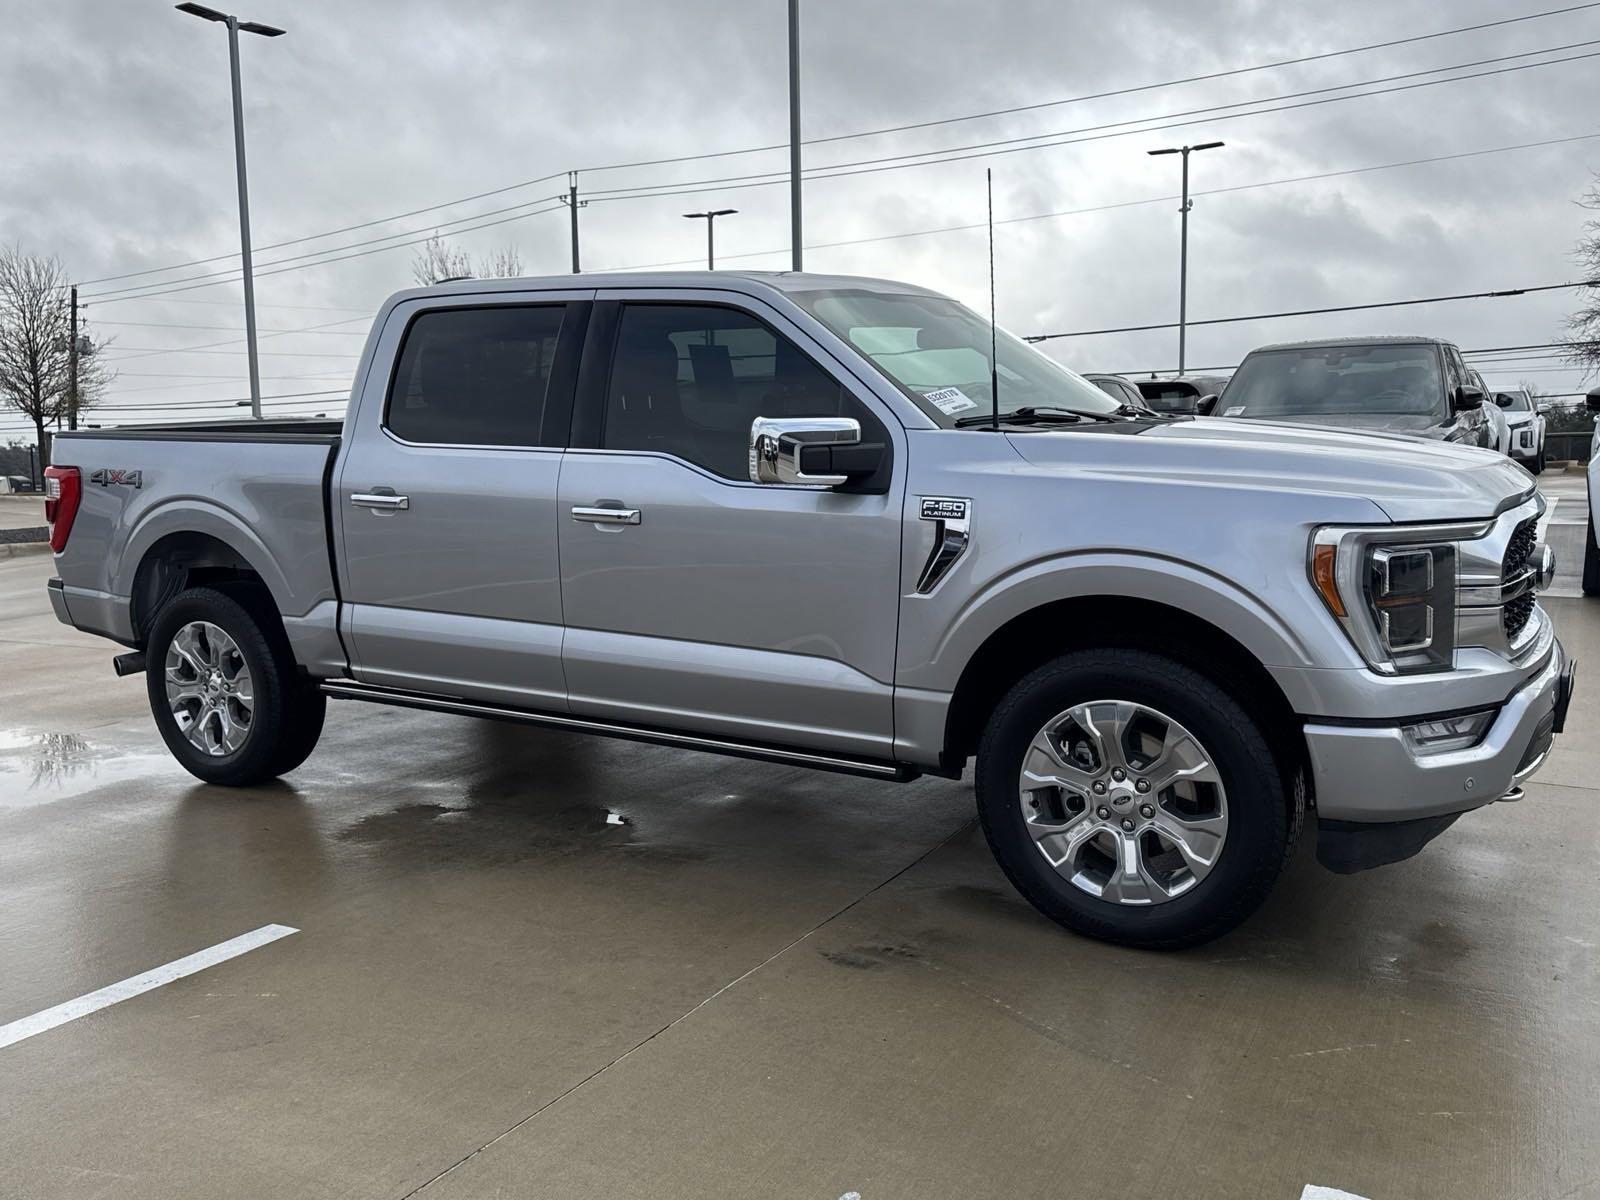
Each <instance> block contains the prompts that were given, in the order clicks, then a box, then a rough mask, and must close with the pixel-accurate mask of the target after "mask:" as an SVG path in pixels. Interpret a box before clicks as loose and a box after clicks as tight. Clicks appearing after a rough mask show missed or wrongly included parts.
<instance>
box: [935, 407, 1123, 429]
mask: <svg viewBox="0 0 1600 1200" xmlns="http://www.w3.org/2000/svg"><path fill="white" fill-rule="evenodd" d="M1119 419H1121V418H1118V417H1113V416H1110V415H1108V414H1106V413H1090V412H1079V411H1078V410H1077V409H1074V408H1052V407H1050V406H1049V405H1032V404H1030V405H1027V406H1026V407H1023V408H1017V409H1013V410H1012V411H1010V412H1003V413H1001V414H1000V423H1001V424H1002V425H1047V424H1049V423H1051V422H1055V421H1059V422H1062V423H1063V424H1068V425H1076V424H1077V423H1078V422H1079V421H1113V422H1114V421H1117V420H1119ZM993 422H994V417H993V416H992V415H991V414H989V413H973V414H972V415H971V416H970V417H957V418H956V428H957V429H970V428H972V427H974V426H977V425H989V424H992V423H993Z"/></svg>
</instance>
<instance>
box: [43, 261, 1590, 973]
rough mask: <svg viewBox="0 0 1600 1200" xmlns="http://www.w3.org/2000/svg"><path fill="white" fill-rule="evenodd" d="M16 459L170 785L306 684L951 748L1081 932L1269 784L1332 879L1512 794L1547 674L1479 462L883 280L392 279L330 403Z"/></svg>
mask: <svg viewBox="0 0 1600 1200" xmlns="http://www.w3.org/2000/svg"><path fill="white" fill-rule="evenodd" d="M992 338H993V341H991V339H992ZM991 345H993V346H994V347H995V349H994V351H993V352H991ZM996 392H998V396H996ZM996 401H998V402H997V403H996ZM54 460H55V463H56V464H57V465H55V466H53V467H52V468H51V470H50V483H49V488H50V491H49V495H50V497H51V498H50V500H49V507H50V515H51V517H52V520H53V525H52V542H53V546H54V549H55V552H56V570H57V574H58V578H55V579H52V580H51V581H50V585H49V586H50V597H51V600H52V602H53V603H54V606H55V611H56V613H57V615H58V616H59V617H60V619H61V620H62V621H65V622H67V623H68V624H70V625H74V626H77V627H78V628H80V629H84V630H89V631H92V632H94V633H98V634H103V635H104V636H106V637H108V638H111V639H113V640H114V641H117V642H120V643H122V644H123V645H124V646H126V647H129V648H130V652H129V653H125V654H122V655H120V656H119V657H118V658H117V659H116V660H115V661H116V665H117V669H118V671H119V673H122V674H128V673H131V672H143V673H144V674H145V676H146V679H147V683H148V688H149V695H150V703H151V707H152V710H153V711H154V714H155V721H156V725H157V727H158V728H159V729H160V731H161V734H162V737H163V738H164V739H165V740H166V743H167V745H168V747H169V748H170V749H171V751H172V753H173V754H174V755H175V756H176V757H177V758H178V760H179V761H180V762H181V763H182V764H183V765H184V766H185V767H186V768H188V770H189V771H191V772H193V773H194V774H195V775H197V776H199V777H200V778H201V779H204V780H209V781H211V782H214V783H221V784H250V783H255V782H258V781H260V780H264V779H267V778H269V777H271V776H274V775H278V774H281V773H283V772H286V771H290V770H292V769H294V768H295V767H296V766H297V765H299V764H300V763H301V762H302V761H303V760H304V759H305V758H306V756H307V755H308V754H309V753H310V752H311V750H312V747H313V746H314V745H315V743H316V741H317V738H318V735H319V733H320V731H321V727H322V722H323V709H324V704H325V701H326V699H327V698H329V697H332V698H336V699H349V700H366V701H372V702H376V703H380V704H394V705H403V706H408V707H412V708H421V709H432V710H437V711H442V712H450V713H467V714H476V715H480V716H485V717H494V718H499V719H503V720H510V721H521V722H526V723H528V724H530V725H535V726H549V727H554V728H558V729H567V730H580V731H587V732H593V733H599V734H607V735H612V736H620V737H628V738H638V739H642V740H646V741H652V742H658V743H666V744H669V745H674V746H682V747H687V748H690V749H695V750H705V751H715V752H721V753H727V754H736V755H743V756H746V757H750V758H757V759H764V760H769V761H772V762H776V763H782V764H794V765H802V766H810V767H818V768H822V769H826V770H834V771H845V772H853V773H857V774H860V775H865V776H869V777H872V778H877V779H883V780H901V781H904V780H910V779H913V778H915V777H916V776H917V775H919V774H922V773H928V774H936V775H943V776H947V777H951V778H956V777H959V776H960V774H961V773H962V772H963V770H964V769H965V766H966V763H967V762H968V760H969V759H973V758H975V759H976V765H975V769H974V779H975V782H976V789H977V801H978V812H979V815H980V817H981V820H982V824H983V828H984V830H985V832H986V834H987V835H988V838H989V842H990V844H991V846H992V847H993V850H994V852H995V854H996V856H997V857H998V859H999V862H1000V864H1001V866H1002V867H1003V868H1004V870H1005V871H1006V873H1007V874H1008V875H1009V877H1010V878H1011V880H1012V882H1013V883H1014V884H1015V885H1016V887H1017V888H1018V890H1019V891H1020V892H1021V893H1022V894H1023V895H1024V896H1025V897H1027V899H1028V900H1030V901H1031V902H1032V903H1033V904H1034V905H1036V906H1037V907H1038V908H1039V909H1040V910H1041V911H1042V912H1044V913H1045V914H1047V915H1048V916H1050V917H1052V918H1054V919H1055V920H1057V921H1059V922H1061V923H1062V924H1063V925H1066V926H1068V927H1070V928H1072V929H1074V930H1078V931H1081V932H1083V933H1086V934H1090V935H1093V936H1096V937H1101V938H1107V939H1111V940H1116V941H1121V942H1127V943H1134V944H1140V945H1149V946H1178V945H1184V944H1192V943H1195V942H1199V941H1202V940H1204V939H1207V938H1210V937H1214V936H1216V935H1218V934H1220V933H1222V932H1223V931H1225V930H1227V929H1228V928H1230V927H1231V926H1233V925H1234V924H1236V923H1237V922H1238V921H1240V920H1241V919H1243V918H1244V917H1245V916H1246V915H1247V914H1248V913H1249V912H1251V911H1252V910H1253V909H1254V908H1255V907H1256V906H1257V905H1258V904H1259V903H1260V902H1261V901H1262V899H1263V898H1264V897H1265V895H1266V894H1267V892H1268V890H1269V888H1270V887H1271V886H1272V883H1273V881H1274V880H1275V878H1276V877H1277V875H1278V874H1279V872H1280V871H1281V869H1282V868H1283V865H1284V863H1285V861H1286V859H1287V858H1288V857H1289V855H1290V853H1291V850H1292V848H1293V846H1294V843H1295V839H1296V837H1297V835H1298V833H1299V831H1300V829H1301V826H1302V823H1303V820H1304V817H1305V815H1306V812H1307V810H1308V808H1310V809H1312V811H1313V812H1314V815H1315V819H1316V822H1317V849H1318V856H1319V858H1320V859H1321V860H1322V861H1323V862H1324V864H1326V865H1328V866H1329V867H1331V868H1333V869H1334V870H1339V871H1353V870H1359V869H1362V868H1364V867H1369V866H1375V865H1378V864H1381V863H1387V862H1393V861H1396V860H1398V859H1401V858H1405V857H1408V856H1409V855H1411V854H1414V853H1416V851H1417V850H1418V849H1420V848H1421V847H1422V845H1423V844H1424V843H1425V842H1427V841H1428V840H1429V839H1430V838H1431V837H1433V836H1434V835H1435V834H1437V833H1438V832H1439V831H1441V830H1442V829H1443V828H1444V827H1445V826H1447V825H1449V824H1450V822H1451V821H1453V820H1454V819H1455V818H1456V817H1457V816H1459V815H1460V814H1461V813H1463V812H1465V811H1467V810H1469V809H1474V808H1478V807H1480V806H1482V805H1485V804H1489V803H1492V802H1493V801H1496V800H1502V799H1512V798H1515V797H1516V796H1518V795H1519V794H1520V793H1519V785H1520V784H1521V783H1522V782H1523V781H1524V780H1526V779H1527V778H1528V776H1529V775H1531V774H1532V773H1533V772H1534V771H1536V770H1537V769H1538V767H1539V765H1540V763H1541V762H1542V761H1543V760H1544V758H1545V756H1546V755H1547V754H1548V752H1549V749H1550V745H1551V739H1552V737H1553V735H1554V734H1556V733H1558V732H1560V730H1561V726H1562V721H1563V718H1564V716H1565V713H1566V709H1567V704H1568V700H1569V698H1570V695H1571V688H1572V678H1573V668H1572V664H1571V662H1570V661H1569V660H1568V658H1567V656H1566V655H1565V654H1564V653H1563V650H1562V647H1561V644H1560V642H1559V641H1558V640H1557V639H1556V637H1555V634H1554V631H1553V629H1552V626H1551V622H1550V620H1549V618H1548V617H1547V616H1546V615H1545V613H1544V612H1543V611H1542V609H1541V608H1540V607H1539V605H1538V603H1537V593H1538V589H1539V588H1540V587H1542V586H1544V585H1545V584H1547V583H1548V581H1549V580H1550V578H1551V574H1552V572H1553V570H1554V564H1553V559H1552V557H1551V555H1550V554H1549V552H1548V551H1547V550H1546V549H1545V547H1544V546H1542V545H1541V544H1540V543H1539V542H1538V540H1537V528H1538V521H1539V516H1540V514H1541V512H1542V511H1543V510H1544V501H1543V500H1542V499H1541V497H1540V496H1539V495H1538V493H1537V492H1536V491H1535V490H1534V487H1533V484H1532V481H1531V480H1530V479H1529V477H1528V475H1527V474H1526V473H1525V472H1524V471H1522V470H1521V469H1520V468H1519V467H1517V466H1515V465H1514V464H1512V463H1511V462H1509V461H1508V460H1506V459H1505V458H1503V457H1498V456H1496V455H1494V454H1491V453H1489V452H1487V451H1482V450H1477V449H1470V448H1462V447H1456V446H1449V445H1441V444H1437V443H1428V442H1423V441H1420V440H1414V439H1411V438H1407V437H1401V436H1385V435H1372V434H1367V435H1363V436H1352V435H1349V434H1344V433H1339V432H1335V431H1331V430H1323V429H1316V428H1307V427H1304V426H1289V425H1279V424H1273V423H1270V422H1254V421H1252V422H1242V421H1231V420H1212V419H1207V418H1199V419H1196V418H1192V417H1178V418H1172V417H1164V416H1158V415H1155V414H1152V413H1150V412H1148V411H1139V410H1134V409H1132V408H1131V407H1129V406H1125V405H1124V404H1123V403H1122V402H1120V401H1118V400H1117V399H1114V398H1112V397H1110V396H1108V395H1106V394H1105V393H1104V392H1101V391H1100V390H1098V389H1097V388H1095V387H1094V386H1093V385H1091V384H1089V383H1087V382H1085V381H1084V380H1083V379H1081V378H1080V377H1079V376H1077V375H1075V374H1073V373H1072V372H1070V371H1068V370H1065V369H1064V368H1062V367H1061V366H1059V365H1057V364H1056V363H1055V362H1053V361H1052V360H1050V359H1048V358H1046V357H1044V356H1043V355H1041V354H1039V353H1038V352H1036V351H1035V350H1033V349H1031V348H1030V347H1028V346H1026V345H1024V344H1023V343H1021V342H1020V341H1018V340H1016V339H1014V338H1012V337H1010V336H1008V335H1006V334H1003V333H1002V334H999V335H998V336H995V335H994V334H993V333H992V331H991V328H990V326H989V324H988V322H986V321H984V320H983V319H981V318H980V317H978V316H976V315H974V314H973V313H972V312H971V311H969V310H968V309H966V308H964V307H962V306H961V305H960V304H958V303H956V302H955V301H953V300H950V299H947V298H945V297H943V296H940V295H937V294H935V293H933V292H929V291H927V290H924V289H922V288H918V287H914V286H909V285H906V284H899V283H890V282H884V281H879V280H867V279H855V278H843V277H829V276H821V275H804V274H772V275H765V274H755V273H751V274H742V273H733V272H719V273H716V274H707V273H674V274H653V275H646V274H640V275H601V276H570V277H564V278H557V279H543V280H541V279H522V280H507V281H494V282H489V281H473V282H463V283H453V284H448V285H443V286H439V287H434V288H427V289H424V290H420V291H407V292H401V293H399V294H398V295H396V296H394V297H393V298H392V299H391V300H389V301H388V302H387V303H386V304H385V305H384V306H383V309H382V310H381V311H380V312H379V313H378V316H377V319H376V321H375V323H374V325H373V328H372V332H371V335H370V336H369V338H368V340H367V343H366V347H365V349H364V351H363V353H362V356H361V360H360V363H359V365H358V367H357V369H356V375H355V381H354V385H353V388H352V391H351V395H350V403H349V409H348V412H347V413H346V416H345V419H344V421H343V422H342V424H340V423H335V422H316V421H279V422H256V423H220V424H196V425H184V426H178V427H172V426H167V427H162V428H130V429H118V430H104V431H91V432H78V433H72V434H65V435H62V436H61V437H59V438H58V439H57V440H56V443H55V452H54Z"/></svg>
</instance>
